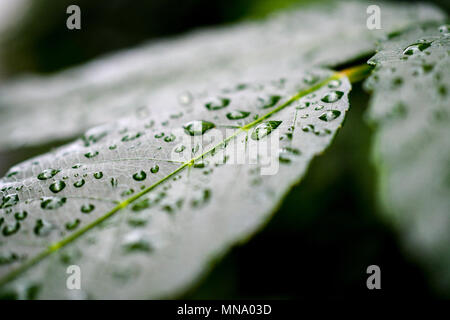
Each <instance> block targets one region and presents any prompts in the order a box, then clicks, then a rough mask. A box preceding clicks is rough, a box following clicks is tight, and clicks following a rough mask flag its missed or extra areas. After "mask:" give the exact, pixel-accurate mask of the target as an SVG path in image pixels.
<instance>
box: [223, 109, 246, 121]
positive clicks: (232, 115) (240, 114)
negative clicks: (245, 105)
mask: <svg viewBox="0 0 450 320" xmlns="http://www.w3.org/2000/svg"><path fill="white" fill-rule="evenodd" d="M249 115H250V112H247V111H241V110H234V111H231V112H228V113H227V118H228V119H229V120H239V119H244V118H247V117H248V116H249Z"/></svg>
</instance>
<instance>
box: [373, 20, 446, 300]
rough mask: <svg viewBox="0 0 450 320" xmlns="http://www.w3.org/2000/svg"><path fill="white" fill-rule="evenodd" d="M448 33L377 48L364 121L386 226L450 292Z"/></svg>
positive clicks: (435, 28) (438, 29) (427, 32)
mask: <svg viewBox="0 0 450 320" xmlns="http://www.w3.org/2000/svg"><path fill="white" fill-rule="evenodd" d="M449 52H450V33H449V26H448V25H438V24H431V25H427V26H425V27H422V28H420V27H417V28H413V29H411V30H409V31H407V32H404V33H402V34H400V35H397V36H396V37H394V38H392V39H391V40H389V41H387V42H385V43H383V44H382V45H381V47H380V50H379V52H378V53H377V54H376V55H375V56H374V57H373V58H372V59H371V60H370V63H372V64H375V65H376V69H375V71H374V73H373V75H372V76H371V77H370V78H369V79H368V82H367V87H368V88H369V89H370V90H373V98H372V101H371V109H370V118H371V119H372V121H374V122H375V123H376V124H377V131H376V143H375V148H374V157H375V160H376V163H377V166H378V170H379V172H380V174H381V177H380V197H381V201H382V204H383V206H384V209H385V211H386V212H387V213H388V215H387V219H388V220H389V221H390V222H392V223H393V224H394V225H395V226H396V227H397V228H398V230H400V231H401V234H402V238H403V242H404V244H405V246H406V247H407V248H408V249H409V252H410V253H411V254H413V255H414V256H415V257H416V258H419V259H420V260H421V261H422V262H423V264H424V265H425V266H427V267H428V270H429V271H430V272H431V273H432V274H433V276H434V281H435V285H436V286H437V287H439V288H441V289H442V290H444V291H445V292H446V293H447V294H448V293H449V292H450V291H449V289H450V272H449V270H450V234H449V232H448V231H449V230H450V214H449V213H450V212H449V208H450V171H449V168H450V140H449V136H450V109H449V108H450V99H449V89H450V88H449V84H450V58H449Z"/></svg>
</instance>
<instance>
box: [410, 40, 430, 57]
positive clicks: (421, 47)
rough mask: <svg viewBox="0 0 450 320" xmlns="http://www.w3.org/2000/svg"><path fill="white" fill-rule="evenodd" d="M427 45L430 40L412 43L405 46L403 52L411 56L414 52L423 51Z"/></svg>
mask: <svg viewBox="0 0 450 320" xmlns="http://www.w3.org/2000/svg"><path fill="white" fill-rule="evenodd" d="M429 46H431V42H426V41H424V42H418V43H413V44H412V45H410V46H408V47H407V48H405V50H403V54H404V55H407V56H412V55H414V54H416V53H419V52H422V51H424V50H425V49H426V48H428V47H429Z"/></svg>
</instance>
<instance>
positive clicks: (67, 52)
mask: <svg viewBox="0 0 450 320" xmlns="http://www.w3.org/2000/svg"><path fill="white" fill-rule="evenodd" d="M1 1H5V2H9V1H11V2H15V1H24V3H27V4H29V6H30V7H29V9H28V10H27V13H26V14H25V16H24V17H22V18H20V20H19V21H18V23H17V24H16V25H15V26H14V28H13V29H12V30H11V32H9V33H8V41H7V42H6V43H5V44H4V45H3V48H2V50H0V51H3V53H2V55H1V57H0V59H1V60H0V61H2V64H3V65H5V70H4V72H5V73H6V74H7V75H13V74H17V73H21V72H39V73H49V72H54V71H57V70H60V69H63V68H67V67H70V66H73V65H76V64H80V63H83V62H86V61H88V60H91V59H93V58H95V57H98V56H99V55H102V54H105V53H107V52H110V51H114V50H118V49H123V48H127V47H130V46H135V45H138V44H139V43H142V42H145V41H148V40H152V39H156V38H162V37H168V36H172V35H178V34H180V33H185V32H187V31H189V30H192V29H195V28H199V27H203V26H207V25H218V24H227V23H232V22H236V21H239V20H245V19H255V18H262V17H264V16H266V15H268V14H270V13H272V12H274V11H277V10H280V9H286V8H289V7H290V6H292V5H306V4H309V3H317V2H323V1H324V0H315V1H314V0H213V1H211V0H148V1H144V0H133V1H130V0H95V1H92V0H58V1H55V0H31V1H30V0H1ZM401 1H405V0H400V2H401ZM376 2H377V1H372V3H376ZM397 2H399V1H397ZM405 2H406V1H405ZM408 2H411V1H410V0H408ZM428 2H432V3H435V4H437V5H438V6H440V7H441V8H443V9H445V10H446V11H447V12H449V9H450V1H448V0H433V1H428ZM71 4H75V5H78V6H79V7H80V8H81V16H82V18H81V20H82V28H81V30H77V31H71V30H68V29H67V28H65V27H62V26H65V24H66V19H67V17H68V15H67V14H66V8H67V7H68V6H69V5H71Z"/></svg>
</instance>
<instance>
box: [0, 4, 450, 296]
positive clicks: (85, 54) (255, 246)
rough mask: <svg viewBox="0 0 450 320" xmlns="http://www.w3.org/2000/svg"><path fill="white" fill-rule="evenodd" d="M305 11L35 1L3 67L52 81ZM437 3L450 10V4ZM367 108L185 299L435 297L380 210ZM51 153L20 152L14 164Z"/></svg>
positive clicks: (357, 94) (357, 107) (359, 107)
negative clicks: (146, 49) (115, 58)
mask: <svg viewBox="0 0 450 320" xmlns="http://www.w3.org/2000/svg"><path fill="white" fill-rule="evenodd" d="M10 1H14V0H10ZM299 2H300V3H301V4H304V3H307V2H311V1H295V0H277V1H275V0H247V1H244V0H216V1H211V0H185V1H179V0H178V1H177V0H153V1H129V0H97V1H92V0H58V1H54V0H34V1H31V2H30V3H31V8H30V10H29V11H28V13H27V14H26V15H25V16H24V17H23V18H22V19H21V20H20V21H18V22H17V23H16V24H15V27H14V29H11V32H9V33H8V39H7V42H6V43H7V45H6V46H4V47H3V49H2V56H1V60H0V61H2V65H4V69H5V70H4V71H5V72H6V73H5V74H6V76H7V77H8V76H13V75H18V74H20V73H51V72H55V71H58V70H61V69H64V68H68V67H71V66H75V65H77V64H82V63H84V62H86V61H89V60H92V59H94V58H96V57H98V56H100V55H102V54H105V53H108V52H112V51H115V50H119V49H123V48H128V47H131V46H136V45H138V44H140V43H142V42H145V41H149V40H153V39H157V38H162V37H170V36H174V35H179V34H182V33H186V32H188V31H189V30H192V29H195V28H200V27H203V26H207V25H218V24H228V23H232V22H235V21H239V20H245V19H254V18H260V17H264V16H266V15H268V14H270V13H271V12H274V11H276V10H279V9H283V8H288V7H289V6H290V5H292V4H294V3H299ZM408 2H410V1H408ZM433 2H435V3H437V4H438V5H439V6H440V7H441V8H443V9H445V10H446V11H447V12H448V11H449V5H450V2H449V1H433ZM375 3H376V2H375ZM70 4H76V5H79V6H80V7H81V11H82V18H81V19H82V29H81V30H80V31H69V30H68V29H67V28H65V27H61V26H65V23H66V19H67V14H66V8H67V6H68V5H70ZM4 78H5V76H4ZM368 99H369V97H368V95H367V94H366V93H364V92H363V90H362V89H361V86H360V85H356V86H355V88H354V90H353V91H352V93H351V103H352V108H351V111H350V112H349V114H348V117H347V119H346V124H345V125H344V126H343V129H341V131H340V132H339V134H338V136H337V138H336V140H335V143H334V144H332V146H331V147H330V149H329V150H327V152H325V154H324V155H322V156H320V157H319V158H317V159H315V160H314V161H313V163H312V165H311V167H310V170H309V171H308V173H307V175H306V177H305V178H304V179H303V181H302V183H301V184H300V185H299V186H297V187H295V188H294V189H293V190H292V192H291V193H290V194H289V195H288V196H287V198H286V200H285V201H284V203H283V205H282V207H281V208H280V210H279V211H278V212H277V213H275V215H274V217H273V219H272V220H271V221H270V222H269V223H268V225H267V226H266V227H265V229H264V230H263V231H262V232H260V233H258V234H257V235H256V236H255V237H254V238H252V239H251V240H250V241H249V242H248V243H246V244H244V245H242V246H239V247H236V248H234V249H232V250H231V252H230V253H229V254H228V255H226V256H225V258H224V259H220V260H219V261H218V262H217V263H216V264H215V267H214V268H213V269H212V272H210V273H209V274H208V275H206V276H205V278H204V279H203V281H201V282H200V284H199V285H198V286H197V287H195V288H193V289H192V290H190V291H189V292H187V293H185V294H184V295H183V297H184V298H188V299H198V298H210V299H212V298H238V299H240V298H310V297H324V296H325V297H336V298H338V297H368V296H377V297H391V298H398V297H405V296H411V297H415V298H417V297H431V296H433V295H434V294H433V291H432V288H430V287H429V285H428V283H427V281H426V279H427V275H426V274H425V273H424V271H423V270H422V269H421V267H420V265H418V264H417V262H416V261H413V260H411V259H410V258H409V257H408V256H407V255H405V254H404V253H403V250H402V248H401V246H400V244H399V239H398V238H397V236H396V234H395V233H394V231H393V230H392V229H391V228H390V226H389V225H388V224H387V223H386V222H385V221H384V220H383V213H382V212H380V208H378V207H377V202H376V196H377V194H376V190H377V180H376V172H375V169H374V167H373V165H372V162H371V156H370V149H371V142H372V139H373V130H372V129H373V128H370V127H369V126H368V125H367V123H366V122H365V121H364V113H365V110H366V108H367V101H368ZM355 132H357V133H358V134H355ZM51 147H54V145H53V146H41V147H36V148H34V149H30V150H22V151H18V153H17V157H16V158H15V161H16V162H18V161H21V160H24V159H26V158H28V157H30V156H31V155H33V154H36V153H42V152H45V151H47V150H48V149H50V148H51ZM2 174H3V172H2ZM371 264H376V265H379V266H380V267H381V286H382V290H379V291H377V290H373V291H369V290H368V289H367V287H366V279H367V277H368V275H367V274H366V268H367V266H369V265H371Z"/></svg>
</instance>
